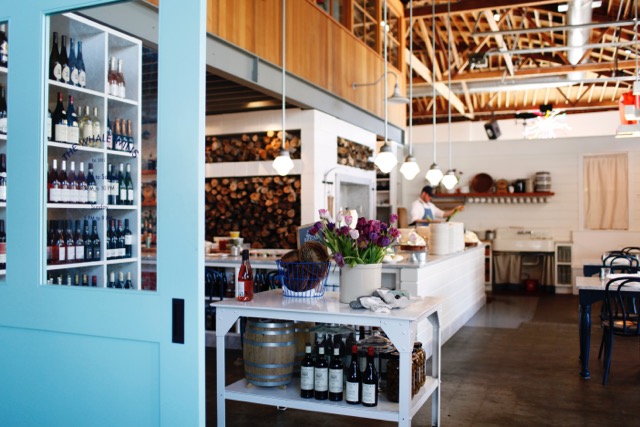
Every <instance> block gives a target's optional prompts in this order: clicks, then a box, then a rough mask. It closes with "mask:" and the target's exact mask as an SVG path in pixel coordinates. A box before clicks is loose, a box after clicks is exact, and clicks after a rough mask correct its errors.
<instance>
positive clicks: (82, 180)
mask: <svg viewBox="0 0 640 427" xmlns="http://www.w3.org/2000/svg"><path fill="white" fill-rule="evenodd" d="M77 180H78V203H89V186H88V185H87V177H86V176H85V174H84V163H83V162H80V172H78V177H77Z"/></svg>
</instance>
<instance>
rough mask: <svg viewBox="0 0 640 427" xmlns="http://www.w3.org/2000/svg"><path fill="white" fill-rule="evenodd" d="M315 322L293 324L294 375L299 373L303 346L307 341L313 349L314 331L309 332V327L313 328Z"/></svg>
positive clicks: (302, 357) (303, 350) (303, 351)
mask: <svg viewBox="0 0 640 427" xmlns="http://www.w3.org/2000/svg"><path fill="white" fill-rule="evenodd" d="M315 325H316V324H315V323H314V322H295V324H294V333H295V340H296V359H295V360H296V362H295V366H294V368H293V373H294V374H295V376H299V375H300V365H301V363H302V359H304V354H305V347H306V345H307V343H310V344H311V348H312V349H313V344H314V341H315V339H314V338H315V333H314V332H311V328H313V327H314V326H315Z"/></svg>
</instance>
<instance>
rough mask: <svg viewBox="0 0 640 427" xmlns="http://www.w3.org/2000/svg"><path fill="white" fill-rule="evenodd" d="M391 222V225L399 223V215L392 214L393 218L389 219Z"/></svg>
mask: <svg viewBox="0 0 640 427" xmlns="http://www.w3.org/2000/svg"><path fill="white" fill-rule="evenodd" d="M389 222H390V223H391V224H395V223H396V222H398V215H396V214H391V216H390V217H389Z"/></svg>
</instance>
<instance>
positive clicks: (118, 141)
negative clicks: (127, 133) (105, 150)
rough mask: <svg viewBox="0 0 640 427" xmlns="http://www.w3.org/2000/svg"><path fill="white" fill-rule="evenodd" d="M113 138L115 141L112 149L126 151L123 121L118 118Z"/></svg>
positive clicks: (114, 126)
mask: <svg viewBox="0 0 640 427" xmlns="http://www.w3.org/2000/svg"><path fill="white" fill-rule="evenodd" d="M111 137H112V141H113V145H112V147H111V149H112V150H116V151H122V150H124V142H123V135H122V121H121V120H120V119H118V118H116V121H115V124H114V125H113V135H112V136H111Z"/></svg>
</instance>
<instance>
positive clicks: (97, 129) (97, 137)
mask: <svg viewBox="0 0 640 427" xmlns="http://www.w3.org/2000/svg"><path fill="white" fill-rule="evenodd" d="M91 122H92V124H93V146H94V147H96V148H102V129H101V126H100V117H98V107H93V116H91Z"/></svg>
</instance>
